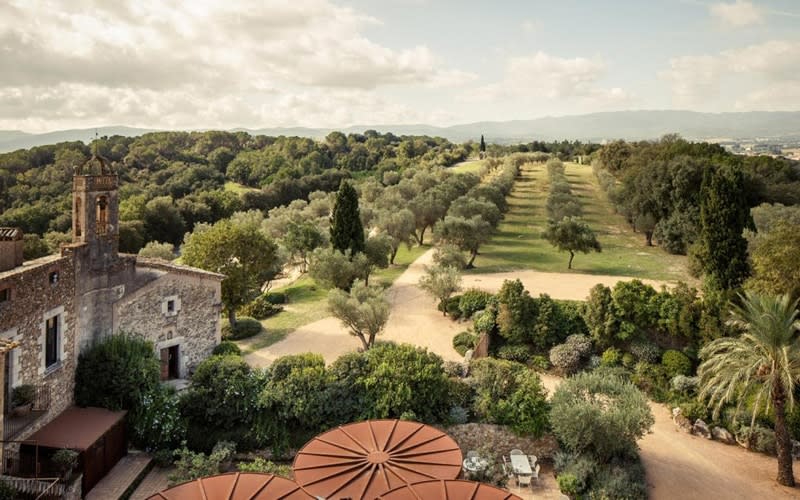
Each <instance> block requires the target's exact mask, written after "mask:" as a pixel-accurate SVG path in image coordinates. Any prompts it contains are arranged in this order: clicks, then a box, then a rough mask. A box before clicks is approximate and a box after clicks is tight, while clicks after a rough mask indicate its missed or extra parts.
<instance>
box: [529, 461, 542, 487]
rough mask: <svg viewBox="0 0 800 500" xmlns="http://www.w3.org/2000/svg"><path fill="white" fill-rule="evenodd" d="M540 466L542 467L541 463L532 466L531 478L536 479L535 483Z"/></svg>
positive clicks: (537, 480)
mask: <svg viewBox="0 0 800 500" xmlns="http://www.w3.org/2000/svg"><path fill="white" fill-rule="evenodd" d="M541 467H542V466H541V465H539V464H536V467H534V469H533V476H531V477H533V479H536V482H537V483H538V482H539V470H540V469H541Z"/></svg>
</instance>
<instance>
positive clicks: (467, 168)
mask: <svg viewBox="0 0 800 500" xmlns="http://www.w3.org/2000/svg"><path fill="white" fill-rule="evenodd" d="M484 163H486V160H467V161H462V162H461V163H456V164H455V165H453V166H452V167H450V170H452V171H453V172H455V173H457V174H477V173H478V170H480V169H481V167H482V166H483V164H484Z"/></svg>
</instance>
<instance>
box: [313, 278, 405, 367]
mask: <svg viewBox="0 0 800 500" xmlns="http://www.w3.org/2000/svg"><path fill="white" fill-rule="evenodd" d="M328 311H330V313H331V314H332V315H333V316H334V317H336V318H338V319H339V320H340V321H341V322H342V325H344V326H346V327H347V328H349V329H350V334H351V335H354V336H356V337H358V339H359V340H360V341H361V345H362V346H363V347H364V350H365V351H366V350H368V349H369V348H370V347H372V344H374V343H375V337H376V336H377V335H378V334H379V333H380V332H381V331H382V330H383V327H384V326H386V322H387V321H388V320H389V312H390V310H389V301H388V300H387V299H386V293H385V292H384V291H383V288H381V287H379V286H367V285H366V284H365V283H364V282H363V281H361V280H356V281H355V282H354V283H353V286H352V287H351V288H350V293H347V292H345V291H343V290H339V289H334V290H331V292H330V293H329V294H328Z"/></svg>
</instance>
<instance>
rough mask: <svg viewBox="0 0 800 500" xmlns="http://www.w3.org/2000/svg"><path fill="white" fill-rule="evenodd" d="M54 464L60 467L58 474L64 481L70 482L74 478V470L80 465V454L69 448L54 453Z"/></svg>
mask: <svg viewBox="0 0 800 500" xmlns="http://www.w3.org/2000/svg"><path fill="white" fill-rule="evenodd" d="M53 463H54V464H55V465H56V467H58V472H59V473H60V474H61V476H62V477H63V478H64V480H65V481H66V480H69V478H70V476H72V469H74V468H75V465H77V463H78V452H77V451H75V450H70V449H68V448H63V449H60V450H58V451H57V452H55V453H53Z"/></svg>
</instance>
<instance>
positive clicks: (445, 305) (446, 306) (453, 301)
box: [436, 295, 461, 321]
mask: <svg viewBox="0 0 800 500" xmlns="http://www.w3.org/2000/svg"><path fill="white" fill-rule="evenodd" d="M460 300H461V296H460V295H455V296H453V297H450V298H449V299H447V300H443V301H439V304H438V305H437V306H436V309H438V310H439V311H442V312H445V313H447V315H448V316H450V319H452V320H453V321H456V320H458V319H459V318H461V309H460V308H459V307H458V303H459V301H460Z"/></svg>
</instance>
